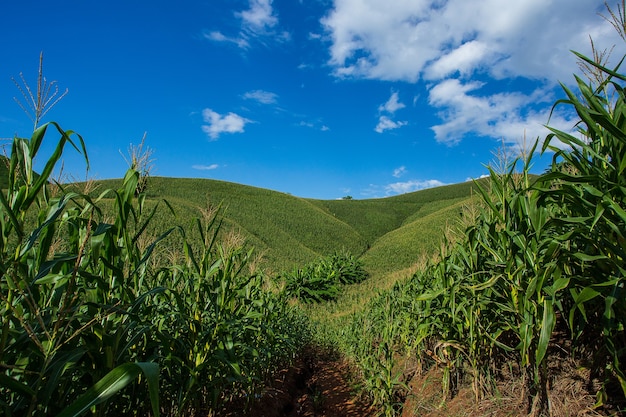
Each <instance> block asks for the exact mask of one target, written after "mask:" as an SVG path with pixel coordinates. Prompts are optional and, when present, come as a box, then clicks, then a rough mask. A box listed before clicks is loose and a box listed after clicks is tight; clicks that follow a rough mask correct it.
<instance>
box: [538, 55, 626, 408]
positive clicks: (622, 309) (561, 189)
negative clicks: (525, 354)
mask: <svg viewBox="0 0 626 417" xmlns="http://www.w3.org/2000/svg"><path fill="white" fill-rule="evenodd" d="M578 57H579V58H580V59H581V60H582V61H583V62H585V63H586V64H587V65H588V66H590V67H592V68H594V69H595V70H596V72H597V73H599V74H603V77H600V82H598V83H597V84H595V85H594V84H591V83H587V82H585V81H584V80H583V79H581V78H580V77H576V83H577V88H578V91H573V90H570V89H569V88H567V87H566V86H563V90H564V91H565V93H566V95H567V98H566V99H563V100H560V101H559V102H557V104H556V105H566V106H569V107H571V108H573V109H574V110H575V111H576V113H577V114H578V116H579V117H580V122H579V124H578V133H579V134H580V137H576V136H574V135H572V134H569V133H566V132H562V131H559V130H557V129H551V130H552V133H551V134H550V135H549V136H548V140H547V141H546V143H545V145H544V149H551V150H552V151H554V152H555V154H554V162H553V167H552V171H551V172H550V173H549V174H548V175H547V176H546V178H545V180H546V181H550V182H549V183H550V184H554V186H553V187H552V188H551V189H549V190H546V192H545V199H546V201H547V204H554V205H558V206H559V207H561V208H562V214H561V216H560V218H559V221H558V222H559V232H560V233H559V236H558V239H559V240H560V241H562V242H563V244H562V249H563V252H562V254H561V256H560V258H561V259H560V261H561V262H562V263H564V264H567V265H569V269H570V275H571V283H570V285H569V288H568V290H569V295H570V299H569V302H568V305H570V309H569V314H568V321H569V327H570V329H571V331H572V336H573V337H574V339H575V340H582V339H583V338H584V336H585V335H586V336H587V337H589V336H590V335H591V337H597V336H600V337H601V338H602V340H603V348H602V349H601V351H600V352H597V355H598V356H599V357H600V358H601V357H602V356H605V357H606V360H607V362H606V367H607V371H608V375H607V378H608V377H614V378H616V379H617V380H618V381H619V384H620V385H621V389H622V392H623V393H624V394H625V395H626V372H625V371H624V361H625V360H626V357H625V352H626V335H625V333H624V324H625V322H624V317H626V301H625V300H626V297H625V293H624V285H625V283H624V278H625V275H626V268H625V267H624V265H625V262H626V175H625V174H626V173H625V169H626V119H625V117H624V115H625V114H626V93H625V91H624V87H623V85H624V82H625V81H626V76H625V75H624V74H622V73H620V72H619V65H618V66H617V67H616V68H614V69H611V68H608V67H606V66H605V65H602V64H600V63H598V62H596V61H594V60H591V59H589V58H586V57H584V56H582V55H578ZM620 64H621V62H620ZM554 141H559V142H561V143H563V144H565V145H568V146H567V149H566V150H562V149H558V148H557V147H556V146H555V145H553V142H554ZM605 382H608V379H607V380H605ZM606 395H607V394H606V392H605V390H602V391H601V392H600V393H599V396H598V401H599V404H601V403H603V402H604V401H606V399H607V397H606Z"/></svg>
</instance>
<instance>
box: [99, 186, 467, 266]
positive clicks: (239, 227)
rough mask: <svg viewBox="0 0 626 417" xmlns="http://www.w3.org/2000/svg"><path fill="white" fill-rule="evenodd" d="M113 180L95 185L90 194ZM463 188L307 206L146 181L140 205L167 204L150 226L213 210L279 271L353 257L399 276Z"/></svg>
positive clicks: (448, 217)
mask: <svg viewBox="0 0 626 417" xmlns="http://www.w3.org/2000/svg"><path fill="white" fill-rule="evenodd" d="M120 184H121V181H120V180H105V181H100V182H99V188H98V192H100V191H101V190H103V189H106V188H117V187H119V186H120ZM472 186H473V184H472V183H471V182H467V183H461V184H454V185H449V186H443V187H438V188H433V189H427V190H422V191H417V192H413V193H408V194H403V195H399V196H394V197H387V198H380V199H367V200H315V199H306V198H300V197H295V196H292V195H289V194H285V193H281V192H277V191H271V190H267V189H262V188H256V187H251V186H247V185H241V184H236V183H230V182H225V181H217V180H209V179H185V178H165V177H152V178H150V182H149V188H148V200H152V201H159V200H167V202H168V203H169V204H170V205H171V206H172V207H173V208H174V211H175V213H176V216H173V215H172V214H170V213H169V211H168V210H166V209H165V208H164V207H163V210H160V212H159V214H158V215H157V218H156V219H155V221H156V223H157V224H159V225H161V226H162V227H166V225H171V224H181V225H183V226H189V225H190V224H192V222H193V221H194V220H193V219H194V218H195V217H197V216H199V210H200V209H202V208H207V207H208V206H214V207H215V206H218V205H221V206H222V208H223V215H224V221H225V224H226V225H227V226H228V227H229V228H233V229H235V230H236V231H238V232H240V233H241V234H242V235H243V236H244V237H245V238H246V239H247V241H248V243H249V244H250V245H251V246H253V247H254V248H255V251H256V253H258V254H262V256H263V266H264V267H266V268H268V269H269V270H270V271H271V272H279V271H280V270H284V269H291V268H293V267H296V266H301V265H303V264H305V263H307V262H310V261H312V260H315V259H317V258H319V257H322V256H325V255H328V254H331V253H333V252H335V251H342V250H345V251H349V252H350V253H352V254H354V255H357V256H360V257H361V258H362V259H363V261H364V262H365V264H366V266H367V267H368V268H369V269H370V270H371V271H372V272H374V273H387V272H391V271H396V270H400V269H404V268H406V267H408V266H410V265H411V264H413V263H415V262H416V260H417V258H419V256H420V254H422V253H424V252H429V253H430V252H432V251H433V250H436V249H437V248H438V245H439V241H440V239H441V236H442V231H443V229H444V228H445V226H446V224H448V223H449V222H450V221H452V220H453V219H454V218H455V217H457V216H458V214H459V213H460V210H461V205H462V204H463V202H464V201H465V200H466V199H467V198H469V197H470V195H471V190H472Z"/></svg>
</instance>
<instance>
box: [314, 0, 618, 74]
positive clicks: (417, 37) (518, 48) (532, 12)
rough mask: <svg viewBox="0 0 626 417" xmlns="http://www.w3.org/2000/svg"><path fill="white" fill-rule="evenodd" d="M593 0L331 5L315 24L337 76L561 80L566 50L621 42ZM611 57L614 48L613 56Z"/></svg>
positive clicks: (351, 1) (352, 1) (382, 0)
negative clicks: (483, 74) (480, 74)
mask: <svg viewBox="0 0 626 417" xmlns="http://www.w3.org/2000/svg"><path fill="white" fill-rule="evenodd" d="M601 11H603V6H602V4H601V2H599V1H597V0H579V1H576V2H572V1H571V0H553V1H550V2H545V1H542V0H526V1H520V2H515V4H513V3H510V2H507V3H506V4H504V2H503V0H448V1H446V2H441V1H440V0H422V1H397V2H389V1H387V0H370V1H363V0H335V1H334V7H333V8H332V9H331V10H330V12H329V13H328V14H327V15H326V16H325V17H323V18H322V20H321V23H322V25H323V27H324V29H325V31H326V33H327V35H328V37H329V39H330V40H331V44H330V51H329V52H330V62H329V63H330V64H331V65H332V66H333V67H334V69H335V74H336V75H338V76H354V77H364V78H374V79H382V80H404V81H416V80H417V79H419V78H420V77H422V76H426V77H428V78H429V79H433V80H436V79H441V78H443V77H446V76H448V75H450V74H451V73H453V72H455V71H460V72H462V73H464V74H466V75H467V74H471V73H472V72H474V71H476V70H478V69H481V70H485V71H488V72H489V73H490V74H491V75H492V76H496V77H516V76H522V77H529V78H536V79H549V80H555V79H561V80H563V79H566V78H569V76H570V74H569V72H570V71H569V69H570V68H572V64H573V63H574V61H575V59H574V58H573V56H572V54H571V53H570V52H569V50H570V49H575V50H580V51H581V52H586V51H588V49H589V48H588V45H589V39H588V36H589V35H590V34H591V35H592V36H593V37H594V41H595V42H596V45H602V47H610V46H611V45H614V44H621V43H620V42H619V41H618V38H617V34H615V33H614V32H615V31H614V30H613V29H612V28H611V27H610V25H609V24H608V23H607V22H605V21H604V20H603V19H601V18H599V17H598V16H597V12H601ZM616 52H617V51H616Z"/></svg>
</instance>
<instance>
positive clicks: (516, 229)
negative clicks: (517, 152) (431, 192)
mask: <svg viewBox="0 0 626 417" xmlns="http://www.w3.org/2000/svg"><path fill="white" fill-rule="evenodd" d="M579 58H580V59H582V60H584V62H586V63H587V64H588V65H589V66H592V67H593V68H595V70H596V74H603V77H601V78H598V79H600V80H601V82H600V83H599V85H595V86H594V85H589V84H587V83H586V82H585V81H583V80H582V79H580V78H578V77H577V78H576V82H577V86H578V91H576V92H574V91H571V90H569V89H568V88H567V87H565V86H564V87H563V88H564V91H565V93H566V95H567V99H564V100H560V101H559V102H557V105H567V106H570V107H572V108H573V109H574V110H575V111H576V113H577V114H578V116H579V117H580V123H579V124H578V132H579V133H580V134H581V137H582V138H578V137H575V136H573V135H571V134H569V133H567V132H562V131H559V130H556V129H551V130H552V133H551V134H550V135H549V136H548V138H547V139H546V141H545V143H544V150H546V149H551V150H552V151H554V160H553V164H552V167H551V170H550V172H548V173H546V174H545V175H543V176H541V177H538V178H535V177H533V176H531V175H530V174H529V172H528V171H529V167H530V166H531V162H532V155H533V153H534V151H535V149H534V148H533V149H531V150H530V152H529V153H528V155H529V157H528V158H527V159H526V160H525V161H521V162H522V167H521V172H519V173H518V172H517V171H516V165H517V164H518V163H519V162H520V161H515V162H513V163H512V164H510V165H508V166H507V167H506V171H505V172H495V171H493V170H491V176H490V179H489V182H488V183H487V184H485V185H483V186H480V187H478V188H477V190H478V194H479V196H480V198H481V202H482V204H481V205H480V206H479V207H478V210H477V212H476V214H475V216H474V218H473V222H472V223H471V224H470V225H469V226H468V227H467V228H466V229H465V233H464V236H463V238H462V239H461V240H459V241H457V242H448V244H447V245H446V246H444V247H443V250H442V252H441V254H440V259H439V261H437V262H431V263H429V264H428V265H427V266H426V267H425V268H424V269H422V270H419V271H418V272H417V273H415V275H413V277H412V278H411V279H410V280H408V281H406V282H399V283H397V284H396V285H395V286H394V287H393V288H392V289H391V290H389V291H385V292H383V293H381V294H380V295H379V296H378V297H375V298H374V299H373V300H372V301H371V302H370V303H369V304H368V306H367V308H366V309H365V310H363V311H359V312H357V313H356V314H354V315H353V316H352V317H351V318H350V319H349V320H346V321H345V322H344V326H343V327H342V328H341V329H340V330H338V331H337V334H336V335H335V340H336V343H337V344H338V345H339V347H340V349H341V350H343V351H344V352H346V353H347V354H348V355H349V356H350V357H351V358H352V359H353V360H354V362H355V363H357V364H358V365H359V369H360V370H361V372H362V375H363V380H364V384H365V386H366V388H367V392H368V393H369V395H370V396H371V397H372V399H373V400H374V401H375V402H376V403H378V404H380V405H381V406H382V408H383V411H384V413H385V414H387V415H394V413H396V412H397V409H396V408H394V398H396V396H397V394H398V393H399V392H401V390H402V389H403V388H404V387H403V386H402V383H401V378H400V375H401V374H400V373H399V371H398V370H397V369H395V368H396V367H397V358H398V357H412V358H415V359H416V360H417V362H418V364H419V367H420V368H421V369H426V368H428V367H431V366H437V367H439V368H441V369H442V370H443V381H442V386H443V391H444V394H445V395H446V396H448V397H449V396H452V395H454V394H455V392H456V390H457V388H458V384H459V383H461V382H464V381H466V382H467V381H469V382H471V384H472V387H473V389H474V393H475V396H476V398H477V399H479V398H481V397H482V396H483V395H485V394H489V393H492V386H493V379H494V377H495V376H494V374H493V372H494V370H497V369H498V366H500V364H501V363H503V362H505V361H514V362H516V363H517V364H518V367H517V368H519V369H520V374H519V377H520V378H522V379H523V381H524V391H523V392H522V393H521V394H522V398H524V399H525V400H526V404H527V409H528V411H529V412H531V413H533V414H534V415H545V414H548V413H549V412H550V410H549V408H550V403H549V398H548V385H549V377H550V376H549V374H548V372H549V370H548V366H547V361H548V358H549V356H550V355H551V354H552V347H551V346H552V344H551V341H552V338H553V337H554V332H555V330H557V329H560V330H564V329H566V328H569V331H570V335H571V338H572V341H573V342H574V344H573V348H572V350H570V351H569V352H567V353H569V354H570V355H572V356H574V355H575V354H576V350H577V349H581V350H582V351H584V352H594V353H593V358H590V359H589V366H592V367H593V369H592V372H594V373H595V374H598V375H600V376H601V377H603V378H604V385H603V387H602V388H601V389H600V390H599V391H598V393H597V398H598V406H600V405H602V404H604V403H605V402H607V401H610V400H612V401H623V400H624V398H625V397H626V373H625V371H624V365H623V364H624V361H625V360H626V333H625V320H626V311H625V310H626V296H625V293H624V285H625V284H624V279H625V272H626V268H625V267H624V265H625V264H626V253H625V250H626V249H625V248H626V244H625V243H626V175H625V172H624V170H625V169H626V117H625V115H626V91H625V90H624V88H623V84H624V82H626V75H623V74H621V73H619V72H618V70H617V69H615V70H613V69H610V68H607V67H605V66H603V65H601V64H599V63H596V62H594V61H592V60H589V59H587V58H584V57H582V56H580V55H579ZM555 140H558V141H560V142H561V143H562V144H565V145H568V146H566V147H565V149H564V147H563V146H562V145H561V146H556V145H554V144H553V142H554V141H555ZM416 222H419V220H416ZM400 230H402V229H398V231H397V232H398V233H400ZM389 236H391V235H389ZM561 334H562V332H561ZM598 342H599V343H598ZM390 349H392V350H393V351H395V356H394V355H393V354H389V350H390ZM615 383H617V387H621V393H620V394H617V393H616V391H615V390H613V391H612V393H613V394H612V395H613V397H611V396H609V394H608V392H609V387H610V386H611V384H615ZM618 390H619V388H618Z"/></svg>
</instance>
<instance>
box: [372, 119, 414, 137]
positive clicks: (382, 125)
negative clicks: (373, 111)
mask: <svg viewBox="0 0 626 417" xmlns="http://www.w3.org/2000/svg"><path fill="white" fill-rule="evenodd" d="M407 124H408V122H406V121H398V122H395V121H393V120H391V119H390V118H389V117H387V116H380V117H379V118H378V124H377V125H376V127H375V128H374V130H375V131H376V132H377V133H383V132H384V131H385V130H393V129H398V128H401V127H402V126H406V125H407Z"/></svg>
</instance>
